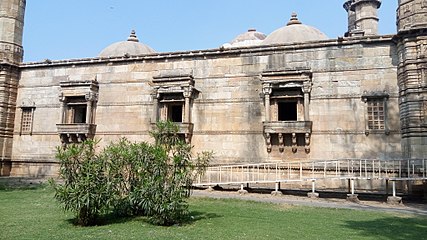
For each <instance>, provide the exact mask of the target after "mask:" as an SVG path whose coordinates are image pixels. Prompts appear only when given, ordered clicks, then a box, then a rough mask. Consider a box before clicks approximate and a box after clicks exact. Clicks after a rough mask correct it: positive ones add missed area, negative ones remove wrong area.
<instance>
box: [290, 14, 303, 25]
mask: <svg viewBox="0 0 427 240" xmlns="http://www.w3.org/2000/svg"><path fill="white" fill-rule="evenodd" d="M293 24H301V22H300V21H299V20H298V15H297V14H296V13H295V12H293V13H292V15H291V19H290V20H289V22H288V24H287V25H288V26H289V25H293Z"/></svg>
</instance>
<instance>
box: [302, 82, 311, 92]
mask: <svg viewBox="0 0 427 240" xmlns="http://www.w3.org/2000/svg"><path fill="white" fill-rule="evenodd" d="M312 86H313V83H312V82H311V81H305V82H304V83H303V88H302V91H303V92H304V93H311V89H312Z"/></svg>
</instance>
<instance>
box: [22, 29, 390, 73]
mask: <svg viewBox="0 0 427 240" xmlns="http://www.w3.org/2000/svg"><path fill="white" fill-rule="evenodd" d="M394 36H395V35H380V36H363V37H340V38H338V39H329V40H322V41H312V42H304V43H292V44H273V45H258V46H251V47H236V48H215V49H206V50H191V51H179V52H165V53H153V54H146V55H138V56H122V57H108V58H102V57H95V58H81V59H66V60H45V61H42V62H27V63H22V64H21V65H20V68H21V69H28V68H46V67H60V66H77V65H88V64H109V63H111V64H114V63H129V62H134V63H135V62H146V61H168V60H173V59H182V60H185V59H188V58H189V59H194V58H218V57H221V56H236V55H242V54H262V53H269V52H277V51H289V50H291V51H293V50H299V49H310V48H324V47H334V46H350V45H354V44H374V43H383V42H393V37H394Z"/></svg>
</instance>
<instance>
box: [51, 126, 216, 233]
mask: <svg viewBox="0 0 427 240" xmlns="http://www.w3.org/2000/svg"><path fill="white" fill-rule="evenodd" d="M150 134H151V135H152V136H153V137H154V144H149V143H146V142H140V143H132V142H130V141H129V140H127V139H125V138H123V139H120V140H119V141H117V142H115V143H111V144H110V145H108V146H107V147H106V148H105V149H104V150H103V151H102V152H101V153H99V154H98V155H97V154H96V153H95V146H96V142H95V141H93V140H88V141H85V142H84V143H82V144H73V145H69V146H67V147H66V148H65V149H63V148H58V152H57V158H58V159H59V160H60V162H61V171H60V176H61V177H62V178H63V179H64V184H63V185H60V184H56V183H54V182H53V185H54V187H55V190H56V194H55V197H56V199H58V200H59V202H61V203H62V205H63V207H64V209H65V210H71V211H73V212H75V213H76V217H77V219H78V222H79V224H81V225H84V226H85V225H91V224H94V223H95V221H96V218H97V216H99V215H100V214H102V213H104V212H107V211H109V210H112V211H114V212H115V213H117V214H119V215H126V216H132V215H146V216H148V217H149V219H150V221H151V222H152V223H154V224H157V225H173V224H176V223H180V222H181V221H182V220H183V219H184V218H185V217H186V216H187V214H188V204H187V202H186V198H188V197H189V196H190V190H191V186H192V183H193V179H195V177H197V176H198V175H200V174H202V173H203V172H204V171H205V169H206V167H207V165H208V162H209V160H210V159H211V158H212V153H211V152H203V153H201V154H197V157H196V158H193V156H192V153H191V152H192V147H191V146H190V145H189V144H187V143H185V142H184V141H183V140H182V139H181V138H180V136H179V134H178V127H177V125H175V124H173V123H171V122H159V123H157V127H156V129H155V130H154V131H153V132H151V133H150Z"/></svg>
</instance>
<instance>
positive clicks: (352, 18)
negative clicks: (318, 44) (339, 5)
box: [343, 0, 356, 36]
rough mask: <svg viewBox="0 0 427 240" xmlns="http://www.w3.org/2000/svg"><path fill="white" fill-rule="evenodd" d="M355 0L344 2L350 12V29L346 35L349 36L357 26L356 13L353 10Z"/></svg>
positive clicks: (346, 9) (345, 7)
mask: <svg viewBox="0 0 427 240" xmlns="http://www.w3.org/2000/svg"><path fill="white" fill-rule="evenodd" d="M353 2H354V0H348V1H346V2H345V3H344V5H343V7H344V9H345V11H346V12H347V14H348V30H347V32H346V34H345V35H346V36H349V34H350V33H351V32H352V31H353V30H354V29H355V28H356V24H355V21H356V13H355V12H354V11H353V10H351V4H352V3H353Z"/></svg>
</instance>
